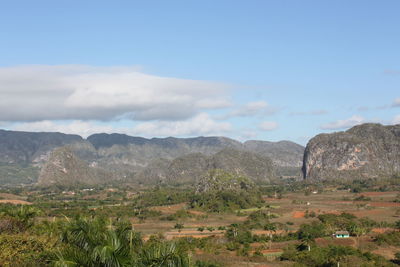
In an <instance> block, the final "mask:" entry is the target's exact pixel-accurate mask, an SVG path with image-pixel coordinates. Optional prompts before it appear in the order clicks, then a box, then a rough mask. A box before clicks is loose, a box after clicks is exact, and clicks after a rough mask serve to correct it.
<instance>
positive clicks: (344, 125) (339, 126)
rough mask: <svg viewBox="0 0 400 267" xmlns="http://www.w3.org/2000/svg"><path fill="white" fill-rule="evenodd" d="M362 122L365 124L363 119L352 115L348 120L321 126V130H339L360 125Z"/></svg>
mask: <svg viewBox="0 0 400 267" xmlns="http://www.w3.org/2000/svg"><path fill="white" fill-rule="evenodd" d="M363 122H365V120H364V118H363V117H361V116H358V115H354V116H351V117H350V118H348V119H344V120H337V121H335V122H331V123H327V124H324V125H322V126H321V129H323V130H339V129H345V128H350V127H353V126H355V125H358V124H361V123H363Z"/></svg>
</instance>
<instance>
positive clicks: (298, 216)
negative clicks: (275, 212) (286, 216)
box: [292, 211, 306, 219]
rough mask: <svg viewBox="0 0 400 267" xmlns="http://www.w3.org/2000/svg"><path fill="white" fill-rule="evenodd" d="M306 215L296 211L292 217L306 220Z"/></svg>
mask: <svg viewBox="0 0 400 267" xmlns="http://www.w3.org/2000/svg"><path fill="white" fill-rule="evenodd" d="M305 215H306V213H305V212H304V211H294V212H293V215H292V217H293V218H295V219H299V218H304V216H305Z"/></svg>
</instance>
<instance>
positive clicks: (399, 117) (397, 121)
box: [392, 114, 400, 124]
mask: <svg viewBox="0 0 400 267" xmlns="http://www.w3.org/2000/svg"><path fill="white" fill-rule="evenodd" d="M392 123H393V124H400V114H399V115H397V116H395V117H394V118H393V121H392Z"/></svg>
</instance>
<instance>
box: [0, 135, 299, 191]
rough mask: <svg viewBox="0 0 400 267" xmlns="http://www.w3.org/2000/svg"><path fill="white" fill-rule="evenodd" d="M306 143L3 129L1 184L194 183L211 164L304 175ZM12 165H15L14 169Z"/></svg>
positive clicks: (253, 173)
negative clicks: (302, 167)
mask: <svg viewBox="0 0 400 267" xmlns="http://www.w3.org/2000/svg"><path fill="white" fill-rule="evenodd" d="M303 152H304V147H303V146H301V145H298V144H296V143H293V142H290V141H281V142H267V141H246V142H244V143H242V142H239V141H236V140H233V139H230V138H227V137H194V138H174V137H168V138H152V139H147V138H143V137H133V136H128V135H125V134H104V133H101V134H94V135H91V136H89V137H88V138H86V139H84V138H82V137H80V136H78V135H69V134H62V133H32V132H17V131H6V130H0V184H5V183H9V184H19V183H39V184H40V185H51V184H54V183H56V184H76V183H79V182H81V183H87V184H96V183H103V182H110V181H130V182H139V183H159V182H168V183H193V182H194V181H196V180H197V179H198V178H199V177H200V176H201V175H203V174H204V173H205V172H207V171H208V170H210V169H215V168H219V169H225V170H228V171H233V172H235V173H237V174H241V175H246V176H248V177H250V178H252V179H254V180H256V181H259V182H269V181H270V179H273V178H276V177H278V176H282V175H292V176H294V175H298V174H299V173H300V168H301V165H302V158H303ZM10 169H12V171H10Z"/></svg>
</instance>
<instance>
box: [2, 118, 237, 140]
mask: <svg viewBox="0 0 400 267" xmlns="http://www.w3.org/2000/svg"><path fill="white" fill-rule="evenodd" d="M8 128H10V129H12V130H16V131H32V132H62V133H68V134H78V135H80V136H82V137H87V136H89V135H91V134H94V133H125V134H128V135H138V136H146V137H154V136H160V137H162V136H197V135H223V134H226V133H228V132H230V131H231V130H232V126H231V124H229V123H227V122H216V121H214V120H212V119H211V118H210V116H209V115H208V114H206V113H200V114H198V115H196V116H195V117H193V118H190V119H187V120H183V121H173V122H166V121H152V122H143V123H139V124H137V125H135V126H132V127H113V126H110V125H101V124H98V123H96V122H94V121H81V120H75V121H68V122H62V123H60V122H54V121H49V120H45V121H38V122H23V123H17V124H14V125H12V126H11V127H8Z"/></svg>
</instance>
